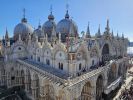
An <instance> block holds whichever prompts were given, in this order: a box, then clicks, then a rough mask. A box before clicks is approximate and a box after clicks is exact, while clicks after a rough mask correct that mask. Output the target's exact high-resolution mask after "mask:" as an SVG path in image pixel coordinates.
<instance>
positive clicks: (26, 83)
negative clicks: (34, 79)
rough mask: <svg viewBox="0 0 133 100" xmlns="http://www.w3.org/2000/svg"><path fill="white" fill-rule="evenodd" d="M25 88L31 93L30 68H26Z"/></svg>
mask: <svg viewBox="0 0 133 100" xmlns="http://www.w3.org/2000/svg"><path fill="white" fill-rule="evenodd" d="M25 89H26V90H27V91H28V92H29V93H31V73H30V70H29V69H26V75H25Z"/></svg>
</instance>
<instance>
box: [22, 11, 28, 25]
mask: <svg viewBox="0 0 133 100" xmlns="http://www.w3.org/2000/svg"><path fill="white" fill-rule="evenodd" d="M21 22H24V23H26V22H27V19H26V18H25V8H24V9H23V18H22V20H21Z"/></svg>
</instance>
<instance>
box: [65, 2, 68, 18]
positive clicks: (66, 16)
mask: <svg viewBox="0 0 133 100" xmlns="http://www.w3.org/2000/svg"><path fill="white" fill-rule="evenodd" d="M68 9H69V5H68V4H66V15H65V18H66V19H69V14H68Z"/></svg>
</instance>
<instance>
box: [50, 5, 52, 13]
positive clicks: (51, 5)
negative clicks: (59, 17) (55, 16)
mask: <svg viewBox="0 0 133 100" xmlns="http://www.w3.org/2000/svg"><path fill="white" fill-rule="evenodd" d="M52 12H53V6H52V5H51V6H50V13H51V14H52Z"/></svg>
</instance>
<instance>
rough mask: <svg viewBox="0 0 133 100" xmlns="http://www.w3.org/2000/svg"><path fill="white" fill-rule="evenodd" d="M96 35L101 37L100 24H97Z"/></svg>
mask: <svg viewBox="0 0 133 100" xmlns="http://www.w3.org/2000/svg"><path fill="white" fill-rule="evenodd" d="M97 36H98V37H101V31H100V24H99V28H98V32H97Z"/></svg>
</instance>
